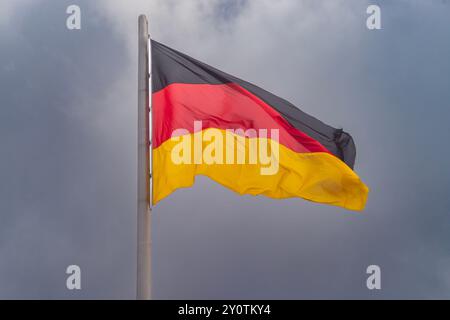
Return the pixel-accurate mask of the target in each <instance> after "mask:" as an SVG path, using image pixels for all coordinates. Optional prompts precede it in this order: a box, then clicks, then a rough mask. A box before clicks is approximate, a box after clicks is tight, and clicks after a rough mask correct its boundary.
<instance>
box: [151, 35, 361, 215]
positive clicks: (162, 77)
mask: <svg viewBox="0 0 450 320" xmlns="http://www.w3.org/2000/svg"><path fill="white" fill-rule="evenodd" d="M151 45H152V71H151V72H152V92H153V93H152V111H153V122H152V128H153V134H152V136H153V141H152V147H153V150H152V152H153V153H152V157H153V203H155V204H156V203H158V202H159V201H161V200H162V199H164V198H165V197H167V196H168V195H170V194H171V193H172V192H173V191H174V190H176V189H178V188H183V187H190V186H192V185H193V184H194V181H195V176H197V175H204V176H207V177H209V178H211V179H212V180H214V181H216V182H218V183H220V184H222V185H224V186H225V187H228V188H229V189H231V190H233V191H235V192H237V193H239V194H250V195H264V196H268V197H271V198H276V199H283V198H292V197H301V198H304V199H307V200H310V201H314V202H319V203H325V204H330V205H336V206H341V207H344V208H347V209H351V210H362V209H363V208H364V206H365V203H366V200H367V196H368V192H369V190H368V188H367V186H366V185H365V184H364V183H363V182H362V181H361V180H360V178H359V177H358V175H357V174H356V173H355V172H354V171H353V167H354V163H355V157H356V149H355V144H354V141H353V139H352V137H351V136H350V135H349V134H348V133H346V132H345V131H343V130H341V129H335V128H333V127H331V126H329V125H326V124H325V123H323V122H321V121H320V120H318V119H316V118H314V117H312V116H310V115H308V114H306V113H304V112H303V111H301V110H300V109H298V108H297V107H295V106H294V105H292V104H291V103H289V102H288V101H286V100H284V99H282V98H280V97H277V96H276V95H274V94H271V93H269V92H267V91H265V90H263V89H261V88H259V87H257V86H255V85H253V84H251V83H249V82H246V81H243V80H241V79H238V78H236V77H234V76H231V75H229V74H226V73H224V72H222V71H219V70H217V69H215V68H213V67H211V66H209V65H207V64H205V63H202V62H200V61H198V60H196V59H193V58H191V57H189V56H188V55H186V54H183V53H181V52H178V51H176V50H174V49H171V48H169V47H167V46H165V45H163V44H161V43H159V42H157V41H154V40H152V42H151ZM180 129H184V130H182V131H180ZM230 129H234V130H235V131H234V132H230V131H229V130H230ZM273 129H276V130H277V131H278V134H275V133H274V134H273V135H269V133H272V132H275V131H272V130H273ZM239 130H241V131H239ZM265 131H266V133H267V135H264V134H261V132H265ZM176 132H178V133H176ZM248 132H253V134H249V133H248ZM255 132H256V134H254V133H255ZM174 133H175V134H174ZM172 136H175V137H177V138H175V139H172ZM274 136H276V139H274ZM205 137H207V138H206V139H205ZM183 139H186V140H183ZM220 139H222V140H221V142H220V141H219V140H220ZM182 141H185V142H186V143H185V146H186V148H189V152H187V151H186V150H184V152H180V150H179V148H180V143H182ZM217 141H219V142H217ZM231 142H233V143H231ZM262 142H264V143H265V142H267V144H268V145H269V147H268V150H266V151H267V152H268V153H271V155H270V157H271V159H272V160H274V161H277V163H278V170H277V171H276V172H275V173H273V172H272V173H273V174H263V172H264V168H265V169H267V166H268V164H267V163H261V162H260V161H256V162H254V161H252V159H251V157H252V155H251V151H252V150H251V149H250V148H251V147H252V146H262V145H264V143H262ZM211 144H212V145H213V147H214V146H215V147H216V149H215V150H214V151H211ZM205 150H209V151H206V152H209V154H210V158H212V160H211V159H210V160H205V159H202V154H201V152H202V151H205ZM239 151H241V152H244V153H245V159H241V160H247V161H241V162H239V161H236V158H237V157H238V156H237V154H238V153H239ZM274 151H277V153H275V152H274ZM174 153H175V154H176V153H178V154H179V155H180V157H182V158H183V159H184V160H186V161H181V162H178V163H176V161H175V162H174V159H173V154H174ZM230 155H231V156H230ZM227 157H229V158H227ZM183 159H182V160H183ZM188 159H190V160H192V161H187V160H188ZM228 160H230V161H228ZM232 160H235V161H232ZM253 160H255V159H253ZM267 170H268V169H267ZM266 173H267V172H266Z"/></svg>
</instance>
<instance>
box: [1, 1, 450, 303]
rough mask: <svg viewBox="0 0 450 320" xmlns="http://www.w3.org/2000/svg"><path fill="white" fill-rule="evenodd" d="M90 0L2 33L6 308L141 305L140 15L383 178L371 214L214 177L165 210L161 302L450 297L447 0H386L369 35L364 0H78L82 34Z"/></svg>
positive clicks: (44, 6)
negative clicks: (348, 146) (23, 302)
mask: <svg viewBox="0 0 450 320" xmlns="http://www.w3.org/2000/svg"><path fill="white" fill-rule="evenodd" d="M72 3H73V1H60V2H58V4H55V3H54V2H51V1H44V0H41V1H40V2H33V3H31V2H29V3H26V4H24V5H21V6H19V7H16V8H15V7H14V6H10V7H11V9H10V10H8V12H9V13H8V17H9V19H8V21H9V22H8V24H3V25H2V27H1V28H0V39H2V42H4V43H5V44H6V45H2V50H1V51H0V63H1V64H0V70H2V71H1V73H0V84H1V86H0V97H1V106H2V108H1V109H0V143H1V146H2V157H1V158H0V167H1V168H2V169H1V171H0V173H1V181H2V183H1V184H0V188H1V193H0V194H1V195H0V215H1V221H2V224H1V227H0V297H2V298H16V297H25V298H30V297H34V298H36V297H38V298H56V297H62V298H104V297H107V298H133V297H134V277H135V274H134V273H135V230H136V226H135V223H136V219H135V208H136V207H135V198H136V196H135V194H136V187H135V186H136V177H135V172H136V165H135V164H136V158H135V154H136V147H135V141H136V128H135V124H136V110H135V108H136V107H135V106H136V92H135V91H136V74H137V69H136V57H137V53H136V38H137V35H136V24H137V21H136V20H137V15H138V14H140V13H146V14H149V16H150V28H151V33H152V36H153V37H154V38H155V39H157V40H159V41H162V42H164V43H166V44H168V45H171V46H173V47H175V48H177V49H179V50H182V51H184V52H186V53H188V54H190V55H192V56H194V57H197V58H199V59H201V60H204V61H205V62H208V63H210V64H212V65H214V66H217V67H218V68H221V69H223V70H224V71H227V72H229V73H232V74H234V75H236V76H239V77H242V78H244V79H246V80H249V81H251V82H254V83H256V84H258V85H261V86H263V87H264V88H266V89H268V90H270V91H272V92H274V93H277V94H279V95H281V96H283V97H285V98H287V99H289V100H290V101H292V102H293V103H295V104H297V105H299V106H301V107H302V109H303V110H304V111H306V112H308V113H310V114H312V115H315V116H317V117H318V118H320V119H322V120H324V121H326V122H328V123H330V124H332V125H334V126H341V127H344V128H345V129H346V130H348V131H349V132H351V133H352V135H353V136H354V137H355V140H356V142H357V147H358V159H357V166H356V170H357V171H358V173H359V174H360V176H361V177H362V178H363V179H364V180H365V181H366V182H367V184H368V185H369V186H370V187H371V194H370V197H369V203H368V207H367V210H366V211H365V212H364V213H362V214H353V213H349V212H346V211H345V210H341V209H338V208H333V207H327V206H322V205H317V204H312V203H308V202H306V201H303V200H301V199H295V200H285V201H275V200H271V199H265V198H253V197H247V196H244V197H240V196H237V195H235V194H233V193H232V192H230V191H228V190H226V189H224V188H223V187H221V186H219V185H217V184H215V183H213V182H211V181H209V180H207V179H205V178H198V181H197V184H196V185H195V186H194V187H193V188H191V189H187V190H180V191H177V192H176V193H175V194H173V195H172V196H171V197H170V198H168V199H167V200H165V201H164V202H162V203H161V204H160V205H158V207H157V208H155V210H154V226H153V236H154V255H153V259H154V261H153V263H154V291H155V296H156V297H157V298H170V299H172V298H350V297H352V298H430V297H437V298H444V297H446V296H448V293H449V275H448V271H447V270H448V266H449V246H448V243H449V242H448V240H449V239H448V232H447V229H448V228H447V226H448V212H449V208H450V203H449V200H448V197H447V195H446V194H447V193H448V192H447V190H448V188H449V187H450V181H449V180H450V179H449V177H450V172H449V168H448V165H447V164H448V157H449V153H448V151H446V150H445V148H444V146H445V142H446V141H448V138H450V130H449V129H448V125H447V123H446V122H447V121H446V119H448V116H449V111H448V102H449V101H450V93H449V92H448V87H449V85H450V78H449V74H450V72H449V71H450V62H449V61H448V59H447V57H448V56H449V53H450V40H449V39H450V38H449V37H448V30H449V27H450V21H449V20H448V14H449V11H450V6H449V5H448V3H446V2H442V1H430V2H426V3H425V2H423V1H396V2H384V1H379V3H380V5H381V7H382V14H383V16H382V17H383V30H380V31H368V30H367V29H366V28H365V19H366V14H365V9H366V7H367V4H368V2H364V1H333V2H331V1H294V0H292V1H291V0H284V1H277V2H273V1H268V0H261V1H220V0H214V1H210V0H208V1H206V0H198V1H173V0H172V1H162V0H160V1H158V0H157V1H137V0H136V1H127V2H126V3H125V2H119V1H114V2H112V1H106V0H104V1H103V0H102V1H100V0H99V1H96V2H92V1H76V3H77V4H79V5H80V6H81V8H82V15H83V22H82V23H83V24H82V30H81V31H75V32H69V31H68V30H67V29H65V19H66V15H65V8H66V7H67V5H69V4H72ZM5 12H6V11H5ZM72 263H75V264H79V265H80V266H81V267H82V272H83V284H82V285H83V290H82V291H81V292H79V293H72V292H68V291H67V290H66V289H65V287H64V284H65V274H64V271H65V267H66V266H67V265H68V264H72ZM370 264H378V265H380V266H381V267H382V271H383V290H382V291H381V292H369V291H368V290H367V289H366V288H365V279H366V275H365V269H366V267H367V266H368V265H370Z"/></svg>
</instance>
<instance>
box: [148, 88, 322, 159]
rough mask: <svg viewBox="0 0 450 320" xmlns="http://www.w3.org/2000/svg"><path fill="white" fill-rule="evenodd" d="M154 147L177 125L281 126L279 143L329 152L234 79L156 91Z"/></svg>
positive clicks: (219, 126) (260, 127)
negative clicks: (197, 123)
mask: <svg viewBox="0 0 450 320" xmlns="http://www.w3.org/2000/svg"><path fill="white" fill-rule="evenodd" d="M152 98H153V100H152V109H153V138H154V142H153V148H155V149H156V148H158V147H159V146H160V145H161V144H162V143H164V142H165V141H166V140H168V139H170V138H171V137H172V133H173V132H174V131H175V130H177V129H186V130H188V131H189V132H190V133H194V122H195V121H202V129H203V130H204V129H210V128H217V129H223V130H226V129H234V130H236V129H242V130H248V129H255V130H257V131H258V130H261V129H266V130H268V133H269V135H270V130H271V129H278V130H279V139H280V141H279V143H281V144H283V145H284V146H286V147H288V148H289V149H291V150H293V151H295V152H299V153H304V152H326V153H330V152H329V151H328V150H327V149H326V148H325V147H324V146H323V145H322V144H320V143H319V142H318V141H316V140H314V139H313V138H311V137H309V136H308V135H307V134H305V133H303V132H301V131H300V130H298V129H297V128H294V127H293V126H292V125H291V124H290V123H289V122H288V121H286V120H285V119H284V118H283V117H282V116H281V115H280V114H279V113H278V112H277V111H276V110H274V109H273V108H272V107H271V106H270V105H268V104H267V103H265V102H264V101H262V100H261V99H260V98H258V97H257V96H255V95H254V94H252V93H251V92H249V91H247V90H246V89H244V88H243V87H241V86H240V85H238V84H235V83H228V84H217V85H211V84H181V83H175V84H171V85H169V86H167V87H165V88H164V89H162V90H160V91H158V92H157V93H154V94H153V97H152Z"/></svg>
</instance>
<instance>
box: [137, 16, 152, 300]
mask: <svg viewBox="0 0 450 320" xmlns="http://www.w3.org/2000/svg"><path fill="white" fill-rule="evenodd" d="M138 28H139V37H138V41H139V58H138V61H139V62H138V63H139V64H138V86H139V87H138V172H137V173H138V179H137V180H138V199H137V200H138V203H137V224H138V225H137V292H136V294H137V299H138V300H150V299H151V288H152V283H151V272H152V270H151V249H152V241H151V226H152V223H151V208H150V141H149V111H150V109H149V103H150V99H149V97H150V92H149V82H150V79H149V74H150V73H149V68H150V66H149V61H150V60H149V56H150V55H149V47H148V42H149V36H148V21H147V18H146V16H145V15H140V16H139V26H138Z"/></svg>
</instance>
